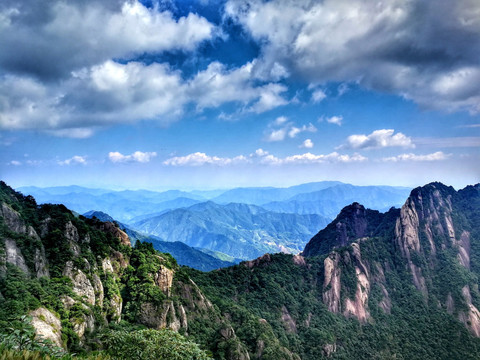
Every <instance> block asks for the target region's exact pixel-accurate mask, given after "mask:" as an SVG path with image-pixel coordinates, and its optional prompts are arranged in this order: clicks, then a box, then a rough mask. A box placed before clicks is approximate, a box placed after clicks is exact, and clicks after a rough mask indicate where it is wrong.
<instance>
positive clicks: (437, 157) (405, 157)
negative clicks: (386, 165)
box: [381, 151, 451, 162]
mask: <svg viewBox="0 0 480 360" xmlns="http://www.w3.org/2000/svg"><path fill="white" fill-rule="evenodd" d="M450 156H451V155H450V154H444V153H443V152H441V151H437V152H435V153H432V154H427V155H415V154H412V153H410V154H401V155H397V156H392V157H385V158H382V159H381V161H384V162H400V161H441V160H446V159H448V158H449V157H450Z"/></svg>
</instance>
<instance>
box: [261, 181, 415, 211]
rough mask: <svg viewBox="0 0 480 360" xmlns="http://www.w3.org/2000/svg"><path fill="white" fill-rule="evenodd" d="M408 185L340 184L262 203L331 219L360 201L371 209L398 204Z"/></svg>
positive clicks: (274, 208)
mask: <svg viewBox="0 0 480 360" xmlns="http://www.w3.org/2000/svg"><path fill="white" fill-rule="evenodd" d="M409 193H410V189H408V188H403V187H391V186H355V185H350V184H339V185H335V186H331V187H328V188H325V189H323V190H320V191H315V192H309V193H303V194H298V195H295V196H293V197H291V198H289V199H288V200H285V201H274V202H270V203H267V204H263V205H262V207H263V208H265V209H268V210H270V211H276V212H286V213H297V214H319V215H321V216H324V217H327V218H329V219H333V218H334V217H335V216H336V214H338V212H339V211H340V210H341V209H342V208H343V207H344V206H346V205H348V204H351V203H352V202H360V203H362V204H365V206H366V207H368V208H370V209H375V210H380V211H386V210H388V209H389V208H391V207H392V206H395V207H400V206H401V205H402V204H403V203H404V202H405V200H406V199H407V197H408V195H409Z"/></svg>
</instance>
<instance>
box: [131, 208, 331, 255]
mask: <svg viewBox="0 0 480 360" xmlns="http://www.w3.org/2000/svg"><path fill="white" fill-rule="evenodd" d="M327 223H328V219H326V218H323V217H321V216H319V215H315V214H314V215H298V214H281V213H275V212H271V211H268V210H265V209H263V208H261V207H259V206H255V205H248V204H236V203H231V204H227V205H220V204H216V203H214V202H212V201H209V202H205V203H200V204H196V205H193V206H191V207H189V208H181V209H176V210H172V211H169V212H166V213H164V214H162V215H159V216H155V217H152V218H150V219H145V220H142V221H139V222H137V223H135V224H132V227H133V228H135V229H136V230H139V231H141V232H144V233H146V234H151V235H155V236H158V237H160V238H162V239H164V240H165V241H182V242H184V243H186V244H188V245H190V246H192V247H200V248H205V249H208V250H212V251H220V252H222V253H225V254H227V255H230V256H233V257H236V258H241V259H252V258H255V257H258V256H260V255H262V254H264V253H266V252H282V251H285V252H294V253H296V252H299V251H301V250H302V249H303V247H304V245H305V244H306V242H307V241H308V240H309V239H310V238H311V237H312V236H313V234H315V233H316V232H317V231H318V229H321V228H323V227H324V226H325V225H326V224H327Z"/></svg>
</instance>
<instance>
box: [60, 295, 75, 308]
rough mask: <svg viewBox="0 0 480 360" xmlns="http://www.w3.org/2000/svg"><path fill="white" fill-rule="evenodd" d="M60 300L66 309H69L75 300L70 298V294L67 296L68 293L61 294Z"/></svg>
mask: <svg viewBox="0 0 480 360" xmlns="http://www.w3.org/2000/svg"><path fill="white" fill-rule="evenodd" d="M60 301H61V302H62V304H63V306H64V307H65V309H67V310H70V309H71V307H72V306H73V305H75V302H76V301H75V300H74V299H72V298H71V297H70V296H68V295H64V296H62V297H61V298H60Z"/></svg>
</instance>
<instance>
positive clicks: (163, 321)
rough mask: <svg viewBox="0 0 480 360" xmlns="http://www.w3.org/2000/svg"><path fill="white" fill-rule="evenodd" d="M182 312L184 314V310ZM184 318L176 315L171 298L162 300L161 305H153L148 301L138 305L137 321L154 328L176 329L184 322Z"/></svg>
mask: <svg viewBox="0 0 480 360" xmlns="http://www.w3.org/2000/svg"><path fill="white" fill-rule="evenodd" d="M179 313H181V312H179ZM183 314H185V311H183ZM185 319H186V318H185ZM185 319H184V321H181V320H180V318H179V317H177V313H176V310H175V305H174V303H173V301H171V300H167V301H164V302H163V304H162V305H155V304H152V303H149V302H146V303H143V304H141V305H140V311H139V313H138V321H139V322H140V323H141V324H144V325H146V326H148V327H151V328H154V329H163V328H168V329H171V330H174V331H178V330H180V328H181V327H182V324H186V320H185Z"/></svg>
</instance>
